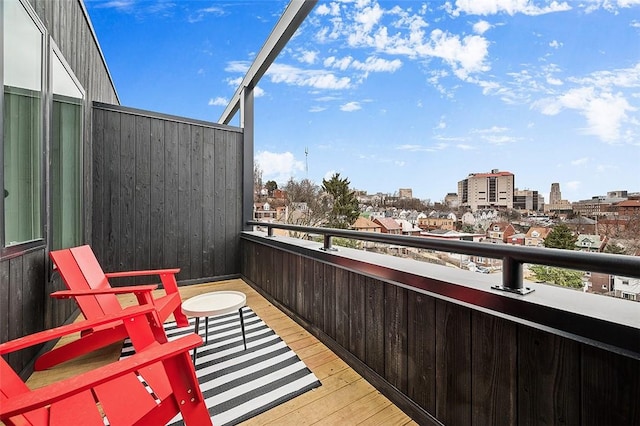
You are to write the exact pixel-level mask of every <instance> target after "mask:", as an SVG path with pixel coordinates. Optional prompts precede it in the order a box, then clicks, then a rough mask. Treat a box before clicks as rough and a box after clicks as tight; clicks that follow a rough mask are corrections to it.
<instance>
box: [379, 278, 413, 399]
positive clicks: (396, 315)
mask: <svg viewBox="0 0 640 426" xmlns="http://www.w3.org/2000/svg"><path fill="white" fill-rule="evenodd" d="M380 285H384V319H383V321H384V354H385V360H384V378H385V379H386V380H387V381H388V382H389V383H391V385H393V386H394V387H396V388H397V389H399V390H400V391H401V392H403V393H406V392H407V380H408V356H407V354H408V344H407V324H408V309H407V297H408V290H406V289H404V288H402V287H398V286H396V285H390V284H382V283H381V284H380Z"/></svg>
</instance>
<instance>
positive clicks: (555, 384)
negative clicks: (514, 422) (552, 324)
mask: <svg viewBox="0 0 640 426" xmlns="http://www.w3.org/2000/svg"><path fill="white" fill-rule="evenodd" d="M518 342H519V345H518V378H517V380H518V424H521V425H539V424H556V425H576V424H581V422H582V420H583V419H581V417H580V345H579V344H578V343H577V342H574V341H571V340H568V339H565V338H562V337H559V336H556V335H553V334H549V333H545V332H543V331H540V330H535V329H533V328H530V327H526V326H522V325H519V326H518Z"/></svg>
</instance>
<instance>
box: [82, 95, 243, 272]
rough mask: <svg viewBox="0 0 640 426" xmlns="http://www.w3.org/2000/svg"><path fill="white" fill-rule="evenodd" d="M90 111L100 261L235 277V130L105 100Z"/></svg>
mask: <svg viewBox="0 0 640 426" xmlns="http://www.w3.org/2000/svg"><path fill="white" fill-rule="evenodd" d="M93 118H94V120H93V130H94V133H93V171H94V175H93V197H94V202H93V238H92V240H93V244H92V246H93V249H94V251H95V253H96V256H97V257H98V259H99V260H100V262H101V264H102V266H103V268H104V269H105V270H106V271H119V270H131V269H155V268H168V267H178V268H180V269H181V271H180V274H179V275H178V279H179V280H181V281H189V280H192V281H203V280H204V279H212V278H213V279H215V278H219V277H225V276H232V275H236V276H237V274H238V273H239V268H240V262H239V238H240V231H241V229H242V225H241V223H240V222H241V219H242V217H241V205H240V204H241V199H242V198H241V194H242V141H243V135H242V132H241V130H240V129H238V128H233V127H229V126H219V125H215V124H213V123H204V122H199V121H188V120H186V119H182V118H178V117H170V116H165V115H160V114H153V113H149V112H146V111H140V110H134V109H130V108H123V107H117V106H112V105H106V104H96V105H94V109H93ZM125 283H126V282H125V281H122V282H121V284H125Z"/></svg>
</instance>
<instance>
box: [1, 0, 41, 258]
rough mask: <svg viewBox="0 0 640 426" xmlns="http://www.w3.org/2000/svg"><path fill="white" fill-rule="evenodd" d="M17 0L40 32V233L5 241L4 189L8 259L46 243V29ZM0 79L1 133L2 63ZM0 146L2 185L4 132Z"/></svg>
mask: <svg viewBox="0 0 640 426" xmlns="http://www.w3.org/2000/svg"><path fill="white" fill-rule="evenodd" d="M16 2H17V3H18V4H19V5H20V6H22V8H23V9H24V10H25V12H26V13H27V15H28V16H29V18H30V19H31V22H33V24H34V26H35V28H36V29H37V30H38V31H39V32H40V40H41V43H42V44H41V49H40V56H41V57H40V64H41V73H40V84H41V86H40V87H41V103H40V119H39V122H40V143H39V147H40V152H41V161H40V188H41V190H40V235H41V236H40V237H39V238H34V239H32V240H29V241H22V242H19V243H16V244H13V245H11V246H7V245H6V243H7V242H6V235H5V220H6V217H5V214H4V211H5V210H4V209H5V203H4V191H3V196H2V197H0V211H2V212H3V215H2V219H3V220H2V224H0V259H2V260H4V259H9V258H12V257H17V256H21V255H23V254H25V253H27V252H29V251H31V250H34V249H37V248H42V247H45V246H46V220H47V205H46V192H47V191H46V155H45V153H46V149H47V144H46V139H47V138H48V135H47V132H48V125H49V123H48V122H47V117H48V108H49V106H48V103H49V102H48V101H47V93H48V89H49V88H48V66H49V62H48V53H49V47H48V42H49V33H48V31H47V29H46V27H45V25H44V24H43V23H42V22H41V21H40V18H39V17H38V15H37V14H36V12H35V10H34V9H33V7H32V6H31V5H30V4H29V2H27V1H26V0H16ZM0 22H4V7H0ZM0 56H1V57H2V58H3V61H4V30H2V31H0ZM0 80H1V81H2V87H3V89H2V96H0V131H1V132H2V134H3V135H4V124H5V123H4V111H5V102H4V101H5V99H4V82H5V81H4V67H0ZM1 145H2V146H1V147H0V182H1V183H2V187H3V188H4V177H5V176H4V136H3V139H2V144H1Z"/></svg>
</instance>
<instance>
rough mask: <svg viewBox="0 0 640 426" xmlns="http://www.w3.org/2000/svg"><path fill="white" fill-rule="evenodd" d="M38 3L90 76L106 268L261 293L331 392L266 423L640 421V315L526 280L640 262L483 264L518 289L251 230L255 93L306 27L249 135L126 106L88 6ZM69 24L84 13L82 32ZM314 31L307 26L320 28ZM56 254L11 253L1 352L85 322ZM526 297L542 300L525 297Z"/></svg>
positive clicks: (24, 363)
mask: <svg viewBox="0 0 640 426" xmlns="http://www.w3.org/2000/svg"><path fill="white" fill-rule="evenodd" d="M37 3H38V7H39V8H40V12H41V13H42V14H43V16H48V18H47V19H43V21H44V23H46V25H42V27H43V28H42V29H41V30H42V31H43V32H44V33H45V34H46V35H49V34H54V35H55V36H56V37H59V38H62V39H63V40H62V41H61V40H58V42H59V44H60V46H61V48H62V50H63V53H64V56H65V57H66V58H67V60H68V62H70V63H76V62H77V63H78V64H79V66H78V68H77V70H76V71H77V74H78V78H79V80H81V82H82V83H83V84H84V86H85V87H87V88H88V89H90V90H88V92H87V98H86V100H87V106H88V107H87V109H88V111H86V114H85V116H86V117H85V119H86V123H85V129H86V132H85V133H86V134H85V144H86V146H85V148H86V150H85V151H84V153H85V156H84V157H85V158H84V162H85V163H86V164H84V166H85V167H84V169H83V170H84V171H85V172H84V173H85V175H84V178H85V181H84V188H83V189H84V193H83V195H84V198H83V205H82V209H83V215H84V216H85V217H84V219H85V220H84V221H83V226H84V234H83V235H84V237H85V238H84V240H83V242H86V243H89V244H91V246H92V247H93V249H94V251H95V253H96V255H97V257H98V259H99V260H100V263H101V264H102V265H103V267H104V269H105V270H107V271H116V270H130V269H154V268H162V267H173V266H176V267H180V268H181V273H180V275H179V276H178V279H179V281H180V285H181V289H182V290H181V291H183V292H184V295H185V297H188V296H189V295H193V294H196V293H197V292H200V291H205V290H206V289H210V288H222V287H224V286H229V287H230V288H233V289H239V290H241V291H245V292H246V293H247V294H249V305H250V306H251V307H252V308H254V309H256V311H257V313H258V314H259V315H260V316H261V317H263V318H264V319H265V320H266V321H267V322H268V324H269V325H270V326H271V327H272V328H274V329H275V330H276V331H277V332H278V333H281V336H282V337H283V338H284V339H285V340H286V341H287V342H288V343H289V344H290V345H291V346H292V347H293V348H294V349H295V350H296V352H297V353H298V354H299V355H300V356H301V357H302V358H303V360H304V361H305V362H306V363H307V364H308V365H309V367H311V368H312V369H313V370H314V371H316V372H317V375H318V377H319V378H320V379H321V380H322V382H323V386H322V387H321V388H320V389H318V390H317V391H314V392H312V393H309V394H306V395H303V396H301V397H299V398H297V399H295V400H293V401H291V402H290V403H288V404H285V405H283V406H281V407H282V408H281V407H278V408H276V409H274V410H272V411H269V412H267V413H265V414H264V415H263V416H264V417H262V416H261V417H258V418H256V419H254V422H255V423H264V422H268V421H272V420H273V421H274V422H276V421H277V420H278V419H280V420H282V419H283V416H289V417H287V420H288V419H289V418H295V420H296V421H297V422H298V423H303V422H304V421H308V422H309V423H311V422H313V421H315V420H317V422H320V421H324V422H326V421H329V420H335V421H334V422H333V423H336V424H345V423H357V422H362V423H377V424H407V423H411V422H415V423H418V424H448V425H467V424H480V425H483V424H487V425H496V424H568V425H574V424H599V425H617V424H640V407H639V406H638V401H640V304H638V303H633V302H629V301H624V300H616V299H611V298H606V297H601V296H595V295H590V294H583V293H580V292H575V291H571V290H567V289H562V288H555V287H551V286H545V285H543V284H537V283H530V282H525V281H523V280H522V276H521V266H522V264H523V263H525V262H531V263H536V261H541V263H547V264H550V265H555V264H558V263H560V264H562V263H567V264H568V265H565V266H569V267H573V268H575V269H590V268H592V267H593V268H595V269H593V270H596V271H601V272H608V273H614V274H619V275H628V276H636V277H637V276H638V275H639V274H640V264H639V263H638V260H637V259H631V258H629V259H622V258H621V257H618V256H613V255H612V257H606V256H607V255H599V254H589V253H582V254H581V255H580V256H579V257H578V258H575V259H570V258H566V259H564V260H563V259H562V256H556V254H557V253H556V252H553V251H551V252H549V251H546V250H544V249H541V250H542V251H537V252H529V251H527V250H534V249H530V248H525V249H524V250H518V249H517V248H512V247H511V246H506V247H502V248H500V250H503V252H497V251H493V252H487V253H485V254H483V256H484V255H486V256H487V257H491V255H493V256H495V257H498V258H501V259H503V261H506V265H507V267H506V268H505V271H504V272H505V274H504V276H503V279H502V280H501V279H500V277H499V276H497V275H492V274H486V275H485V274H475V273H472V272H467V271H461V270H456V269H452V268H445V267H441V266H438V265H430V264H425V263H421V262H417V261H412V260H407V259H399V258H394V257H391V256H385V255H379V254H373V253H367V252H363V251H356V250H350V249H345V248H340V249H339V250H337V251H334V250H331V248H332V247H331V244H330V239H329V240H327V239H325V244H322V243H316V242H312V241H305V240H298V239H294V238H289V237H280V236H279V237H273V236H270V233H269V232H266V233H265V232H260V231H254V230H252V226H251V225H250V224H249V223H248V221H249V220H250V219H251V217H252V208H251V207H252V204H253V200H252V192H253V191H252V183H253V182H252V170H253V109H252V105H253V94H252V92H251V90H252V88H253V87H256V85H257V82H258V80H259V78H260V76H261V75H262V74H263V73H264V72H265V70H266V68H268V65H269V63H270V62H269V61H272V60H273V58H274V57H275V56H277V50H278V48H282V47H283V46H284V44H286V41H287V39H286V37H284V36H282V34H285V33H286V34H288V36H287V37H290V36H291V35H292V34H293V33H294V32H295V26H292V27H289V26H288V25H285V28H280V31H281V35H279V36H276V40H275V42H274V43H272V44H270V43H266V44H265V46H275V48H274V51H272V52H266V53H265V54H263V52H260V54H259V55H257V58H259V59H260V60H263V61H264V62H263V63H257V66H256V67H252V68H251V70H250V72H249V73H248V75H247V77H246V79H245V81H244V82H243V83H242V84H241V86H240V87H239V89H238V92H237V93H236V95H234V100H233V102H234V103H233V105H231V104H230V106H229V109H228V114H227V112H225V117H224V119H222V120H221V123H222V122H225V123H228V118H230V116H231V115H232V114H233V113H235V112H236V111H237V110H238V108H239V107H240V104H242V108H244V109H243V111H242V113H243V114H244V115H243V119H242V120H241V121H242V123H243V127H241V128H240V127H233V126H229V125H226V124H220V123H209V122H201V121H197V120H190V119H187V118H183V117H173V116H167V115H163V114H159V113H155V112H149V111H140V110H135V109H131V108H126V107H123V106H120V105H114V104H112V103H117V97H116V96H115V91H113V90H111V85H110V82H109V81H108V79H107V78H106V77H105V76H104V75H102V78H101V73H102V74H105V73H104V69H105V67H104V64H103V63H102V58H101V56H100V54H99V52H98V50H99V49H98V48H97V47H96V44H95V43H94V45H92V46H91V45H90V44H91V43H87V40H83V39H81V37H80V36H79V35H77V34H72V33H71V31H72V30H73V29H75V28H78V33H80V29H82V30H83V31H84V32H82V34H84V35H85V36H86V35H87V34H89V35H91V30H90V28H88V27H83V25H84V26H86V25H87V24H86V19H84V18H85V16H84V14H83V11H82V7H81V2H37ZM298 3H300V2H298ZM307 3H313V2H307ZM54 8H56V9H55V11H54ZM57 8H72V9H73V12H74V13H73V14H67V13H61V12H60V11H61V10H62V9H57ZM305 9H309V8H308V7H307V6H305ZM45 12H46V13H45ZM34 13H35V12H34ZM61 16H64V17H67V16H70V17H72V18H69V19H73V20H74V25H68V24H67V22H66V21H65V20H64V19H61ZM298 18H300V17H298ZM298 18H292V21H296V22H297V23H298V24H299V23H300V22H301V21H302V20H304V16H302V17H301V18H300V19H298ZM65 19H66V18H65ZM296 25H297V24H296ZM45 27H47V28H45ZM49 27H51V28H49ZM63 30H64V31H63ZM65 31H69V33H67V32H65ZM59 33H60V34H59ZM89 38H90V37H89ZM72 40H73V41H74V42H73V43H72V42H71V41H72ZM75 40H78V41H79V42H78V43H75ZM64 41H67V42H64ZM80 41H81V42H80ZM89 41H91V42H92V40H89ZM265 58H269V59H265ZM86 70H90V72H86V73H85V72H84V71H86ZM81 73H82V74H81ZM85 74H87V75H85ZM94 74H95V75H94ZM92 79H93V80H92ZM107 89H109V90H107ZM100 90H104V92H107V93H106V94H105V93H100ZM111 92H113V93H111ZM241 101H242V102H241ZM107 102H111V103H107ZM43 179H44V178H43ZM43 185H44V184H43ZM0 213H1V218H2V219H3V220H4V216H3V215H4V211H1V212H0ZM46 220H48V219H43V221H46ZM44 225H46V226H44ZM51 226H53V225H52V224H51V223H48V222H47V223H43V228H47V229H50V228H51ZM316 231H317V232H316V233H321V230H316ZM331 232H334V235H335V232H336V231H331ZM43 235H44V234H43ZM360 237H361V238H365V239H366V238H385V237H383V236H380V235H377V236H374V237H368V236H367V235H366V234H365V233H362V234H360ZM394 238H397V241H395V242H394V244H397V245H411V244H414V240H413V239H411V238H407V237H402V236H397V237H394ZM381 241H383V242H384V240H381ZM327 242H329V244H327ZM439 248H440V249H443V250H445V251H447V250H450V251H453V252H456V250H460V251H459V252H465V251H467V250H470V251H471V252H472V253H473V252H478V253H480V251H483V250H484V249H485V248H486V247H483V246H479V245H473V244H471V245H462V244H460V245H458V244H450V242H441V243H439ZM50 249H51V242H50V241H48V240H47V237H46V236H45V237H44V238H43V239H42V240H35V241H31V242H29V243H27V244H24V245H16V246H15V247H11V250H5V251H4V252H3V253H0V341H6V340H10V339H13V338H16V337H20V336H22V335H26V334H30V333H33V332H36V331H40V330H42V329H46V328H51V327H54V326H57V325H60V324H62V323H64V322H66V321H70V320H73V319H75V317H76V316H77V311H76V307H75V305H74V304H73V302H60V301H53V300H51V299H50V298H49V297H48V295H49V294H50V293H51V292H53V291H56V290H59V289H61V288H62V287H63V285H62V283H61V281H60V278H59V277H58V276H57V275H56V274H55V273H53V271H52V270H51V265H50V262H49V261H48V256H47V255H48V251H49V250H50ZM487 250H489V249H487ZM496 250H498V249H496ZM533 253H535V254H533ZM229 279H232V280H234V281H232V284H229V281H226V280H229ZM238 279H241V280H242V281H239V280H238ZM132 283H135V282H125V283H123V284H132ZM203 283H208V284H203ZM211 283H213V284H211ZM218 286H221V287H218ZM496 287H503V289H504V288H507V290H509V289H511V290H516V292H509V291H507V292H504V291H502V290H501V289H497V288H496ZM527 287H528V288H530V289H533V290H535V291H534V292H533V293H529V294H526V295H522V294H518V290H522V289H526V288H527ZM271 305H273V306H271ZM276 308H277V309H276ZM282 313H284V316H283V315H282ZM292 320H294V321H295V322H296V323H297V324H298V325H294V324H293V323H292V322H291V321H292ZM300 327H302V328H303V329H304V330H303V329H302V328H300ZM314 339H317V340H318V341H319V342H321V343H316V340H314ZM322 345H325V346H326V348H325V346H322ZM46 349H48V348H46V347H45V348H35V350H34V351H31V352H27V351H25V352H24V353H21V354H19V355H17V356H13V357H10V358H9V362H10V363H11V365H12V366H13V367H14V369H16V370H17V371H19V372H21V373H22V376H23V377H27V376H29V375H30V373H31V365H32V364H31V363H32V362H33V359H34V357H36V356H37V354H38V351H41V350H46ZM334 354H335V355H337V356H338V357H339V358H334ZM113 356H114V354H113V353H100V354H99V358H98V359H89V358H87V359H83V360H82V363H76V364H72V365H71V366H70V368H71V370H72V371H76V372H77V371H78V370H79V369H80V368H92V365H95V364H93V363H94V362H108V361H109V360H113V359H114V358H113ZM345 363H346V364H345ZM346 365H348V366H349V367H350V368H352V369H353V371H352V370H349V369H347V367H346ZM316 368H317V369H316ZM53 374H54V372H53V370H52V371H51V372H48V373H47V374H45V375H44V376H42V375H33V376H32V377H31V379H30V380H31V381H30V384H33V385H37V383H43V382H39V381H40V380H41V378H42V377H44V378H42V380H55V378H56V376H54V375H53ZM55 374H57V373H55ZM361 378H362V379H364V380H362V379H361ZM374 389H375V390H374ZM352 390H353V392H352ZM325 392H326V394H325ZM378 392H380V393H382V394H383V395H384V396H385V398H382V397H380V395H378ZM347 397H354V399H347ZM398 410H400V411H401V412H402V413H401V412H400V411H398ZM363 412H364V413H366V414H363ZM403 413H404V414H403ZM320 415H322V417H321V418H319V417H314V416H320Z"/></svg>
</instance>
